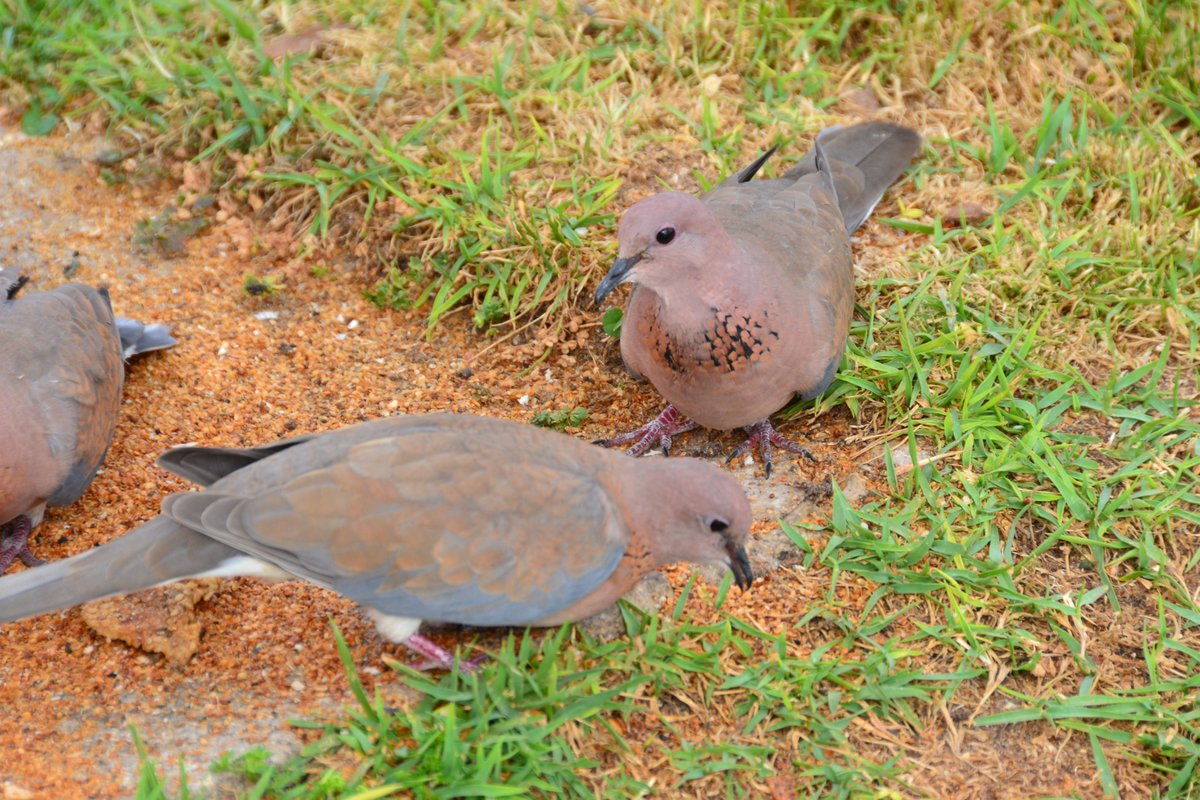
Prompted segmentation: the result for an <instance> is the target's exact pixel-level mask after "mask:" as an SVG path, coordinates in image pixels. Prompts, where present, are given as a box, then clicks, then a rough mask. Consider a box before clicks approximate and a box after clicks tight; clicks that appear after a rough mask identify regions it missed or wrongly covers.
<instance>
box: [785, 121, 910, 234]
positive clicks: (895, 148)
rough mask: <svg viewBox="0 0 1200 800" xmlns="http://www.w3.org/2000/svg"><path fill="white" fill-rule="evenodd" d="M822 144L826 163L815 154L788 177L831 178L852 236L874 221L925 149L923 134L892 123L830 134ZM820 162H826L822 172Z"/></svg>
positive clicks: (836, 129) (840, 129)
mask: <svg viewBox="0 0 1200 800" xmlns="http://www.w3.org/2000/svg"><path fill="white" fill-rule="evenodd" d="M818 138H819V139H820V140H821V147H820V150H821V151H822V153H821V154H822V156H823V158H820V159H818V157H817V152H816V148H814V150H813V151H812V152H810V153H809V154H808V155H806V156H805V157H804V158H803V159H801V161H800V162H799V163H798V164H796V166H794V167H792V169H790V170H788V173H787V174H788V176H789V177H792V178H799V177H801V176H803V175H809V174H812V173H814V172H818V171H820V172H826V173H827V174H829V175H830V177H831V178H832V179H833V184H834V189H835V191H836V192H837V198H838V205H839V207H840V208H841V210H842V219H843V220H845V222H846V230H847V231H848V232H851V233H853V232H854V231H855V230H857V229H858V226H859V225H862V224H863V222H864V221H866V219H867V217H869V216H871V212H872V211H874V210H875V205H876V203H878V202H879V199H880V198H881V197H883V193H884V192H885V191H887V188H888V187H889V186H891V185H892V184H893V183H895V181H896V179H897V178H899V177H900V175H901V174H902V173H903V172H904V170H905V169H907V168H908V165H909V164H910V163H912V160H913V157H914V156H916V154H917V152H918V151H919V150H920V149H921V134H919V133H917V132H916V131H914V130H913V129H912V128H906V127H904V126H903V125H896V124H894V123H891V122H863V123H860V124H858V125H851V126H849V127H842V126H837V127H833V128H826V129H825V130H823V131H821V133H820V134H819V135H818ZM818 161H821V162H823V163H821V164H820V166H819V167H818Z"/></svg>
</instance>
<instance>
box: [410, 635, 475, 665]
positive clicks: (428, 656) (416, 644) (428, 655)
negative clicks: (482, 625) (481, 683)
mask: <svg viewBox="0 0 1200 800" xmlns="http://www.w3.org/2000/svg"><path fill="white" fill-rule="evenodd" d="M404 646H405V647H407V648H408V649H409V650H412V651H413V652H414V653H416V654H417V655H419V656H423V657H424V658H425V660H424V661H422V662H421V663H419V664H416V665H415V666H414V667H413V669H416V670H419V671H421V672H424V671H426V670H430V669H445V670H452V669H454V668H455V667H456V666H457V667H458V671H459V672H461V673H462V674H464V675H470V674H471V673H472V672H474V671H475V670H477V669H479V667H480V665H482V664H483V662H485V661H487V656H478V657H476V658H472V659H470V660H468V661H460V660H459V659H457V658H455V657H454V654H453V653H451V652H450V651H449V650H446V649H445V648H444V647H441V646H440V645H438V644H437V642H435V641H433V640H432V639H428V638H426V637H424V636H422V635H421V634H419V633H414V634H413V635H412V636H410V637H408V638H407V639H405V640H404Z"/></svg>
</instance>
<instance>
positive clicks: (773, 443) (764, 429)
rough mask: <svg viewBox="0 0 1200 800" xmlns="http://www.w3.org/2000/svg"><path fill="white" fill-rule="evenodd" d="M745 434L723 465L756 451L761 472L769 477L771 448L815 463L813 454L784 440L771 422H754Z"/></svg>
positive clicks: (789, 440)
mask: <svg viewBox="0 0 1200 800" xmlns="http://www.w3.org/2000/svg"><path fill="white" fill-rule="evenodd" d="M746 433H747V434H749V436H748V437H747V439H746V441H744V442H742V443H741V444H740V445H738V447H737V449H736V450H734V451H733V452H732V453H730V454H729V458H727V459H726V460H725V463H727V464H728V463H729V462H730V461H733V460H734V459H735V458H738V457H740V456H744V455H746V453H749V452H752V451H754V450H758V452H759V455H760V456H761V457H762V462H763V472H765V473H766V476H767V477H768V478H769V477H771V467H772V466H774V461H773V459H772V458H771V448H773V447H778V448H780V449H781V450H787V451H789V452H791V453H799V454H800V455H802V456H804V457H805V458H807V459H808V460H809V461H812V462H814V463H815V462H816V460H817V459H815V458H813V454H812V453H810V452H808V450H806V449H804V448H803V447H801V446H800V445H798V444H796V443H795V442H793V441H792V440H791V439H786V438H784V436H783V434H781V433H780V432H779V431H777V430H775V426H774V425H772V424H771V420H769V419H764V420H761V421H760V422H756V423H754V424H753V425H751V426H750V427H748V428H746Z"/></svg>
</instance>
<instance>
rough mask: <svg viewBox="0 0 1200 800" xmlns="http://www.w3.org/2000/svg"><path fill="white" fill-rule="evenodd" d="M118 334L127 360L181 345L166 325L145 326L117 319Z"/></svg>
mask: <svg viewBox="0 0 1200 800" xmlns="http://www.w3.org/2000/svg"><path fill="white" fill-rule="evenodd" d="M116 320H117V333H119V334H120V335H121V352H122V353H124V354H125V358H132V357H133V356H136V355H140V354H142V353H151V352H154V351H155V350H164V349H166V348H168V347H171V346H172V345H175V344H179V342H178V341H177V340H176V339H175V337H174V336H172V335H171V329H170V328H168V327H167V326H166V325H159V324H154V325H144V324H142V323H141V322H138V321H137V320H136V319H130V318H129V317H117V318H116Z"/></svg>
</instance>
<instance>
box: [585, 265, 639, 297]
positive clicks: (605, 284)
mask: <svg viewBox="0 0 1200 800" xmlns="http://www.w3.org/2000/svg"><path fill="white" fill-rule="evenodd" d="M641 260H642V254H641V253H638V254H637V255H636V256H630V257H629V258H618V259H617V260H616V261H614V262H613V265H612V266H611V267H609V268H608V274H607V275H605V276H604V280H602V281H600V288H598V289H597V290H596V298H595V303H596V305H600V301H601V300H603V299H604V298H606V297H608V295H609V292H611V291H612V290H613V289H615V288H617V287H618V286H620V285H621V284H622V283H624V282H625V281H626V280H627V279H628V278H629V271H630V270H631V269H633V265H634V264H636V263H638V262H639V261H641Z"/></svg>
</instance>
